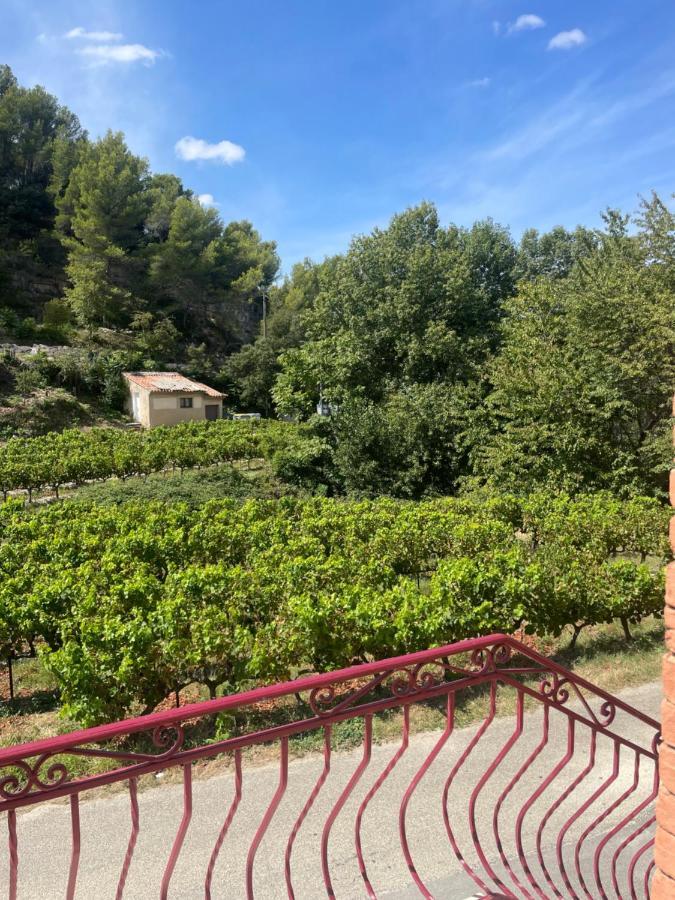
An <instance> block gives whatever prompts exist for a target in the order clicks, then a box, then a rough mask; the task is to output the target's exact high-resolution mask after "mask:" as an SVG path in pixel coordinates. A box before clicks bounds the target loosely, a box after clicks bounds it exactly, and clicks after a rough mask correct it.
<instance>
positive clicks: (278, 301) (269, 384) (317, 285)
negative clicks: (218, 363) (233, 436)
mask: <svg viewBox="0 0 675 900" xmlns="http://www.w3.org/2000/svg"><path fill="white" fill-rule="evenodd" d="M331 265H332V260H326V261H325V262H323V263H321V264H319V265H316V264H314V263H312V262H311V261H310V260H305V261H304V262H302V263H296V265H295V266H293V269H292V271H291V274H290V276H289V277H287V278H286V279H285V280H284V282H283V283H282V284H281V285H280V286H279V287H276V286H272V287H271V289H270V290H269V292H268V297H267V300H268V314H267V321H266V323H265V332H266V333H261V334H260V335H259V336H258V338H257V339H256V341H255V342H254V343H253V344H247V345H246V346H244V347H242V348H241V350H240V351H239V352H238V353H234V354H232V356H230V357H229V358H228V360H227V361H226V363H225V366H224V368H223V376H224V377H225V379H226V380H228V381H229V383H230V385H231V391H230V393H231V394H232V395H233V400H234V402H235V403H236V404H238V405H240V406H242V407H244V408H245V409H250V410H254V411H257V412H261V413H263V414H264V415H266V416H269V415H270V414H271V412H272V407H273V402H272V390H273V388H274V383H275V381H276V377H277V375H278V374H279V372H280V371H281V363H280V359H279V357H280V356H281V354H282V353H284V352H285V351H286V350H289V349H293V348H295V347H299V346H300V345H301V344H302V343H303V342H304V340H305V336H306V334H305V318H304V317H305V313H307V312H308V311H309V310H310V309H311V308H312V306H313V305H314V302H315V300H316V297H317V296H318V294H319V291H320V290H321V280H322V278H323V277H325V274H326V273H327V271H328V270H329V269H330V267H331ZM261 329H262V326H261Z"/></svg>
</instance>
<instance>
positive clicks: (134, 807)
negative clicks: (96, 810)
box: [115, 778, 139, 900]
mask: <svg viewBox="0 0 675 900" xmlns="http://www.w3.org/2000/svg"><path fill="white" fill-rule="evenodd" d="M129 802H130V804H131V834H130V835H129V843H128V844H127V852H126V853H125V855H124V862H123V863H122V872H121V873H120V880H119V882H118V883H117V893H116V894H115V900H122V896H123V894H124V886H125V884H126V882H127V875H128V874H129V866H130V865H131V858H132V857H133V855H134V848H135V847H136V839H137V837H138V828H139V818H138V780H137V779H136V778H130V779H129Z"/></svg>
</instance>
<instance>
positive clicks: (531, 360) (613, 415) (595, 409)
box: [229, 196, 675, 498]
mask: <svg viewBox="0 0 675 900" xmlns="http://www.w3.org/2000/svg"><path fill="white" fill-rule="evenodd" d="M274 298H275V303H276V305H275V306H274V307H273V315H272V317H271V320H270V322H269V323H268V330H267V336H266V337H263V336H261V337H259V338H258V340H257V341H256V342H255V344H253V345H252V346H249V347H245V348H243V349H242V350H241V351H240V352H239V353H238V354H236V355H235V356H233V357H232V359H231V360H230V363H229V371H230V373H231V375H232V376H233V379H234V381H235V383H236V384H237V385H238V387H239V390H240V392H241V393H240V396H241V397H242V398H243V399H244V401H245V402H246V403H247V404H251V405H255V406H256V407H257V408H258V409H260V410H261V411H267V410H269V409H271V408H276V410H277V412H279V413H286V414H290V415H292V416H294V417H298V418H300V419H308V420H309V421H310V423H311V425H312V429H313V434H314V442H313V445H312V446H311V448H310V447H309V446H308V445H307V444H306V445H304V446H303V448H302V452H300V453H298V454H297V456H296V457H294V458H291V457H289V458H288V460H287V463H288V475H289V477H291V476H292V477H295V478H297V479H304V480H305V482H306V483H307V484H323V485H324V486H325V487H326V488H327V489H328V490H330V491H333V492H335V493H343V492H346V493H348V494H352V495H360V496H376V495H378V494H389V495H394V496H399V497H411V498H415V497H421V496H423V495H429V494H453V493H456V492H457V491H459V490H462V489H463V488H467V487H472V486H476V485H477V484H486V483H487V484H488V485H489V486H491V487H492V488H495V489H498V490H504V489H510V490H515V491H518V492H522V491H527V490H530V489H532V488H533V487H536V486H541V485H546V486H547V487H550V488H551V489H553V490H561V489H562V490H570V491H573V492H574V491H577V490H580V489H598V488H600V489H605V488H607V489H611V490H613V491H615V492H617V493H619V494H623V495H627V494H631V493H636V492H637V493H649V494H653V493H657V494H658V493H660V492H663V491H664V489H665V484H666V475H667V471H668V468H669V466H670V463H671V457H672V448H671V441H670V429H669V419H670V409H671V396H672V393H673V390H674V389H675V218H674V217H673V214H672V212H671V211H670V210H669V208H668V207H667V205H666V204H665V203H664V202H663V201H662V200H661V199H659V198H658V197H657V196H652V197H651V198H649V199H645V200H643V201H642V203H641V206H640V209H639V211H638V213H637V214H636V215H635V216H634V217H632V218H629V217H628V216H624V215H622V214H621V213H619V212H618V211H614V210H609V211H607V212H606V213H605V215H604V227H603V228H602V229H597V230H591V229H585V228H577V229H576V230H574V231H571V232H570V231H567V230H565V229H563V228H556V229H554V230H553V231H551V232H549V233H546V234H539V233H537V232H536V231H534V230H531V231H528V232H526V233H525V234H524V235H523V236H522V239H521V241H520V243H519V244H516V243H515V242H514V241H513V240H512V238H511V236H510V234H509V232H508V231H507V230H506V229H504V228H502V227H501V226H499V225H497V224H495V223H494V222H492V221H491V220H486V221H482V222H477V223H475V224H474V225H473V226H472V227H471V228H461V227H457V226H455V225H450V226H448V227H443V226H442V225H441V224H440V222H439V218H438V215H437V212H436V210H435V208H434V206H433V205H431V204H428V203H423V204H421V205H420V206H418V207H416V208H413V209H409V210H407V211H406V212H404V213H402V214H401V215H397V216H395V217H394V218H393V219H392V221H391V224H390V225H389V227H388V228H386V229H384V230H379V229H376V230H375V231H374V232H373V233H372V234H370V235H366V236H361V237H357V238H355V239H354V241H353V242H352V244H351V247H350V248H349V250H348V252H347V253H345V254H344V255H341V256H338V257H334V258H332V259H329V260H326V261H325V262H323V263H321V264H319V265H312V264H310V263H306V264H304V265H301V266H296V268H295V269H294V270H293V272H292V274H291V277H290V278H289V279H287V281H286V282H285V283H284V284H283V286H282V287H281V288H280V289H279V290H278V292H277V293H275V294H274ZM320 392H321V394H322V398H323V400H324V401H325V402H327V403H328V405H329V406H330V409H331V411H332V413H333V414H332V415H330V416H327V417H326V416H324V417H317V416H316V415H313V413H314V410H315V404H316V403H317V400H318V399H319V394H320Z"/></svg>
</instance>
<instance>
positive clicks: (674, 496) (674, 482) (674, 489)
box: [670, 428, 675, 506]
mask: <svg viewBox="0 0 675 900" xmlns="http://www.w3.org/2000/svg"><path fill="white" fill-rule="evenodd" d="M673 443H674V444H675V428H674V429H673ZM670 502H671V503H672V505H673V506H675V469H671V470H670Z"/></svg>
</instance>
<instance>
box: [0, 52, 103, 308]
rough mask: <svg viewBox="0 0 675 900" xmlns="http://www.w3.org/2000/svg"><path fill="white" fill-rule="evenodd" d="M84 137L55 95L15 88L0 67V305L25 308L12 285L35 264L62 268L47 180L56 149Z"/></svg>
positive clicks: (39, 89) (13, 80) (4, 68)
mask: <svg viewBox="0 0 675 900" xmlns="http://www.w3.org/2000/svg"><path fill="white" fill-rule="evenodd" d="M84 139H85V138H84V134H83V132H82V130H81V128H80V124H79V122H78V120H77V117H76V116H74V115H73V113H71V112H70V110H68V109H66V107H63V106H60V105H59V103H58V100H57V99H56V98H55V97H53V96H52V95H51V94H48V93H47V91H45V89H44V88H42V87H39V86H38V87H33V88H22V87H20V86H19V84H18V83H17V80H16V78H15V77H14V75H13V73H12V71H11V69H10V68H9V67H8V66H1V67H0V304H1V303H5V304H7V305H8V306H10V307H12V308H17V307H19V308H21V307H22V306H24V305H25V303H26V300H25V298H24V297H23V292H22V290H20V289H18V290H17V285H19V284H21V277H20V275H21V273H22V272H23V271H30V270H31V267H33V268H34V267H35V264H36V262H37V263H38V264H40V265H42V266H43V267H45V268H46V269H49V268H50V267H51V266H53V265H56V266H60V265H61V264H62V258H61V255H60V252H59V251H60V247H59V244H58V241H56V240H55V239H54V237H53V235H52V229H53V227H54V219H55V213H56V211H55V207H54V200H53V195H52V193H51V191H50V182H51V180H52V178H53V176H54V170H55V158H56V149H57V147H59V148H64V147H69V148H72V147H74V146H75V145H77V144H78V143H80V142H81V141H82V140H84ZM3 285H4V288H3Z"/></svg>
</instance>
